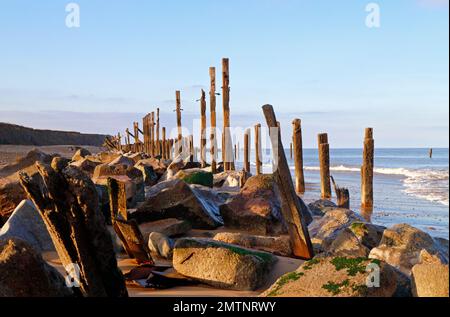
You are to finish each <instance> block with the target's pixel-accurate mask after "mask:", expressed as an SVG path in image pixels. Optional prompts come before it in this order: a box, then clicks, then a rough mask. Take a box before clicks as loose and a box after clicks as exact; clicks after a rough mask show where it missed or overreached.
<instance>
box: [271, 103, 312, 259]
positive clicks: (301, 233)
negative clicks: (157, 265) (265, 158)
mask: <svg viewBox="0 0 450 317" xmlns="http://www.w3.org/2000/svg"><path fill="white" fill-rule="evenodd" d="M262 108H263V112H264V116H265V118H266V121H267V125H268V127H269V129H270V131H271V132H270V140H271V143H272V151H273V156H274V162H276V164H277V165H276V166H275V167H276V168H275V170H274V173H273V174H274V176H275V180H276V182H277V184H278V186H279V188H280V194H281V195H280V196H281V201H282V208H281V211H282V216H283V218H284V220H285V222H286V226H287V229H288V232H289V236H290V241H291V245H292V252H293V254H294V255H295V256H297V257H299V258H303V259H311V258H312V257H313V256H314V251H313V247H312V244H311V240H310V238H309V232H308V227H307V226H306V223H305V221H304V219H303V218H302V217H301V210H302V205H301V204H300V199H301V198H299V197H298V196H297V194H296V193H295V189H294V184H293V182H292V177H291V173H290V170H289V165H288V163H287V160H286V155H285V153H284V149H283V144H282V141H281V134H280V129H279V128H278V125H277V119H276V117H275V113H274V111H273V107H272V106H271V105H265V106H263V107H262ZM275 131H276V132H275Z"/></svg>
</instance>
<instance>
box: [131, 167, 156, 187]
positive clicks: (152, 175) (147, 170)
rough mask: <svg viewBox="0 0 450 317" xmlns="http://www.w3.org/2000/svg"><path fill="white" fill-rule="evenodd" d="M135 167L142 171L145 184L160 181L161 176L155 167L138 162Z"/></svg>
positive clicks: (148, 184) (149, 184) (153, 183)
mask: <svg viewBox="0 0 450 317" xmlns="http://www.w3.org/2000/svg"><path fill="white" fill-rule="evenodd" d="M134 167H135V168H137V169H138V170H140V171H141V172H142V176H143V177H144V183H145V186H153V185H155V184H156V183H157V182H158V179H159V176H158V174H156V172H155V170H154V169H153V167H151V166H148V165H143V164H136V165H135V166H134Z"/></svg>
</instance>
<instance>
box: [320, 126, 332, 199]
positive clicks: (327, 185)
mask: <svg viewBox="0 0 450 317" xmlns="http://www.w3.org/2000/svg"><path fill="white" fill-rule="evenodd" d="M318 143H319V164H320V189H321V195H322V199H330V198H331V182H330V146H329V144H328V135H327V134H326V133H321V134H319V136H318Z"/></svg>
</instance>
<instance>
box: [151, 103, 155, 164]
mask: <svg viewBox="0 0 450 317" xmlns="http://www.w3.org/2000/svg"><path fill="white" fill-rule="evenodd" d="M150 144H151V146H150V148H151V154H150V155H151V156H152V157H155V151H156V144H155V113H154V112H152V113H150Z"/></svg>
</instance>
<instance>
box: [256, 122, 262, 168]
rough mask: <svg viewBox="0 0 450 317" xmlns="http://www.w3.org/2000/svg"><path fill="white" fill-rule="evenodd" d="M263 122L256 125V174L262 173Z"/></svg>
mask: <svg viewBox="0 0 450 317" xmlns="http://www.w3.org/2000/svg"><path fill="white" fill-rule="evenodd" d="M261 154H262V153H261V124H259V123H258V124H257V125H255V161H256V162H255V163H256V175H260V174H261V165H262V163H261Z"/></svg>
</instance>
